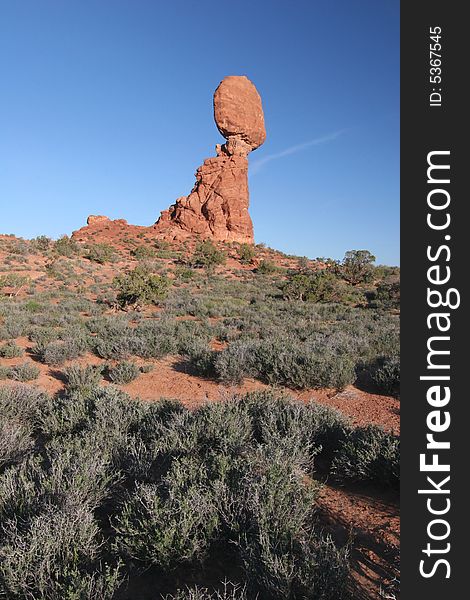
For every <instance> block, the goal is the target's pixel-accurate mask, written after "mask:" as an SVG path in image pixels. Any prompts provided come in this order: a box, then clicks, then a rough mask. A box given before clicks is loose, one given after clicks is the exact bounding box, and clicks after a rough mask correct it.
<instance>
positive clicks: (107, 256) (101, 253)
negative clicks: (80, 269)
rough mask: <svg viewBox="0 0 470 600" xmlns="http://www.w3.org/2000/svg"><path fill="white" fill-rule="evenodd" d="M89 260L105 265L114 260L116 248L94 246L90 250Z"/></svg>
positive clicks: (105, 245)
mask: <svg viewBox="0 0 470 600" xmlns="http://www.w3.org/2000/svg"><path fill="white" fill-rule="evenodd" d="M87 258H88V259H89V260H92V261H94V262H97V263H99V264H100V265H104V264H105V263H107V262H110V261H112V260H113V259H114V248H113V247H112V246H110V245H109V244H93V245H92V246H90V248H89V249H88V254H87Z"/></svg>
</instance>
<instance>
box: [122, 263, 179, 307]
mask: <svg viewBox="0 0 470 600" xmlns="http://www.w3.org/2000/svg"><path fill="white" fill-rule="evenodd" d="M170 284H171V282H170V280H169V279H168V278H167V277H165V276H160V275H154V274H152V273H148V272H147V270H146V269H145V268H143V267H141V266H139V267H136V268H135V269H134V270H133V271H130V272H129V273H127V274H125V275H119V276H118V277H116V278H115V279H114V287H116V288H117V290H118V294H117V301H118V303H119V304H120V306H122V307H126V306H132V305H136V304H158V303H159V302H160V301H161V300H162V299H163V298H165V296H166V294H167V292H168V289H169V288H170Z"/></svg>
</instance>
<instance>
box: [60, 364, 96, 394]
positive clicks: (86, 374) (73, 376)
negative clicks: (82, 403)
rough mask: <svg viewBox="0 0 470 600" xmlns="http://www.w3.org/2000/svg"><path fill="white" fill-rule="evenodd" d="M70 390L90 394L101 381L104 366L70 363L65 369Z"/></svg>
mask: <svg viewBox="0 0 470 600" xmlns="http://www.w3.org/2000/svg"><path fill="white" fill-rule="evenodd" d="M64 375H65V381H66V384H67V387H68V389H69V390H71V391H74V392H77V393H79V394H82V395H84V396H88V395H89V394H90V393H91V392H92V391H93V390H94V389H95V388H97V387H98V386H99V384H100V382H101V377H102V368H101V367H99V366H98V367H97V366H94V365H79V364H75V365H70V366H69V367H67V368H66V369H65V370H64Z"/></svg>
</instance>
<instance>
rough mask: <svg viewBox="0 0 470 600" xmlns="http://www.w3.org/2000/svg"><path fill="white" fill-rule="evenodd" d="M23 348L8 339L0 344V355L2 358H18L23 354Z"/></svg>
mask: <svg viewBox="0 0 470 600" xmlns="http://www.w3.org/2000/svg"><path fill="white" fill-rule="evenodd" d="M23 353H24V352H23V348H20V346H18V344H16V343H15V342H13V341H9V342H7V343H6V344H3V346H0V357H2V358H18V357H19V356H23Z"/></svg>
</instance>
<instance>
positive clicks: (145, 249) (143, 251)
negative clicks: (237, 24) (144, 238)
mask: <svg viewBox="0 0 470 600" xmlns="http://www.w3.org/2000/svg"><path fill="white" fill-rule="evenodd" d="M131 255H132V256H133V257H134V258H136V259H137V260H146V259H147V258H154V257H155V255H156V252H155V249H154V248H152V247H151V246H139V247H138V248H135V250H132V252H131Z"/></svg>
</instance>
